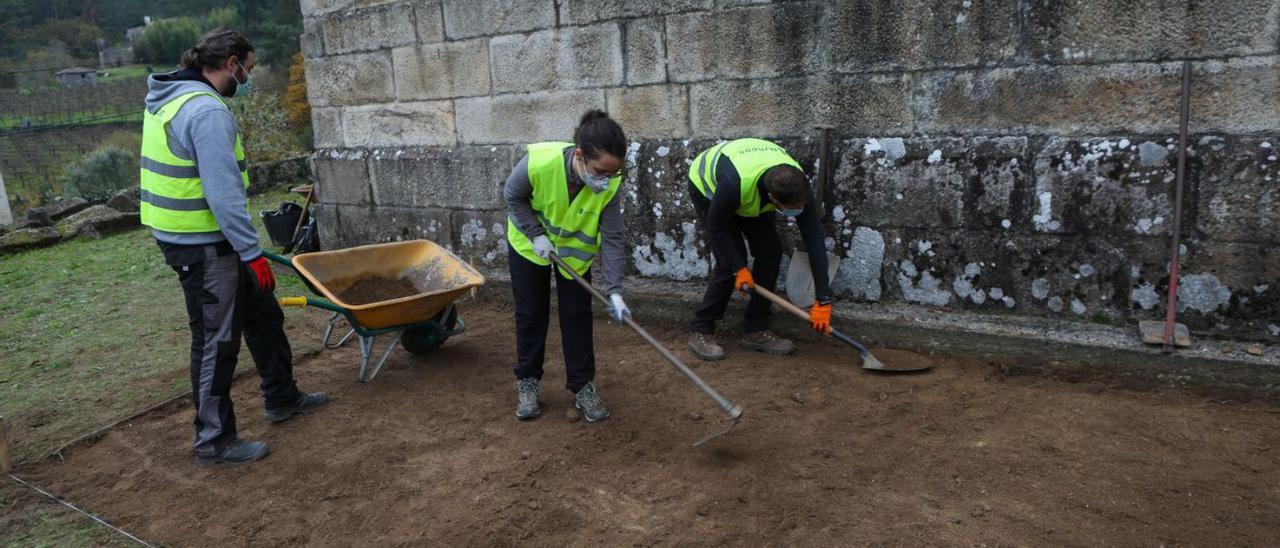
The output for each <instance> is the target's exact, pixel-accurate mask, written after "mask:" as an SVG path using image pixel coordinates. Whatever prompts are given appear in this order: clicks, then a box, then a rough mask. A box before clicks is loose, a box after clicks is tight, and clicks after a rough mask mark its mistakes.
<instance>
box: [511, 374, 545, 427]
mask: <svg viewBox="0 0 1280 548" xmlns="http://www.w3.org/2000/svg"><path fill="white" fill-rule="evenodd" d="M516 398H517V402H516V418H517V419H520V420H522V421H527V420H530V419H536V418H538V415H541V414H542V409H540V408H539V407H538V379H535V378H533V377H529V378H527V379H516Z"/></svg>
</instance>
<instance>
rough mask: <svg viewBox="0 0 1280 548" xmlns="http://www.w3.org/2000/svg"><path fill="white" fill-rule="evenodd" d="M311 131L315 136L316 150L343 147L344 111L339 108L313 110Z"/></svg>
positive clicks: (317, 108)
mask: <svg viewBox="0 0 1280 548" xmlns="http://www.w3.org/2000/svg"><path fill="white" fill-rule="evenodd" d="M311 130H312V134H313V135H314V136H315V144H316V148H338V147H341V146H343V140H342V109H341V108H337V107H316V108H313V109H311Z"/></svg>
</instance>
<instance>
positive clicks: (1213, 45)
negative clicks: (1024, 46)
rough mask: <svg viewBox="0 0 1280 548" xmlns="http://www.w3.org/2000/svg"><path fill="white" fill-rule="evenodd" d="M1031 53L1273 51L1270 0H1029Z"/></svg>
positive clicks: (1162, 55)
mask: <svg viewBox="0 0 1280 548" xmlns="http://www.w3.org/2000/svg"><path fill="white" fill-rule="evenodd" d="M1029 4H1030V5H1029V9H1028V10H1027V15H1026V18H1027V24H1028V32H1027V42H1028V46H1029V50H1030V51H1029V53H1030V54H1031V55H1032V57H1033V58H1036V59H1045V60H1051V61H1059V62H1091V61H1113V60H1154V59H1170V58H1175V59H1176V58H1183V57H1211V56H1213V57H1218V56H1229V55H1257V54H1266V53H1275V52H1276V47H1277V43H1278V42H1277V41H1278V40H1280V34H1278V33H1277V29H1278V27H1280V3H1277V2H1274V1H1273V0H1219V1H1215V2H1163V1H1159V0H1141V1H1137V2H1135V1H1132V0H1065V1H1055V2H1030V3H1029Z"/></svg>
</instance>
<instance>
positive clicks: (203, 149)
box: [147, 70, 262, 261]
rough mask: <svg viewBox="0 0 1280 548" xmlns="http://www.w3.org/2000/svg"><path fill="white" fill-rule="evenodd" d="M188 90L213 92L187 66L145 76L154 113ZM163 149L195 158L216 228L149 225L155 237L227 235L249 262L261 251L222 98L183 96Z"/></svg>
mask: <svg viewBox="0 0 1280 548" xmlns="http://www.w3.org/2000/svg"><path fill="white" fill-rule="evenodd" d="M192 91H208V92H211V93H213V94H214V95H218V91H217V90H215V89H214V88H213V87H212V86H210V85H209V83H208V81H206V80H204V78H202V77H201V76H200V73H198V72H196V71H193V70H179V71H176V72H171V73H168V74H153V75H151V76H150V77H148V78H147V111H148V112H152V113H154V112H155V111H156V110H158V109H159V108H160V107H161V106H162V105H164V104H165V103H166V102H168V101H169V100H171V99H173V98H175V97H177V96H179V95H182V94H185V93H190V92H192ZM168 134H169V135H168V138H169V150H170V151H171V152H173V154H174V155H175V156H177V157H179V158H185V159H190V160H193V161H195V163H196V170H197V171H198V172H199V173H200V184H201V186H202V187H203V188H204V197H205V200H206V201H207V202H209V209H211V210H213V217H214V218H215V219H217V221H218V226H219V227H221V228H222V230H220V231H216V232H196V233H177V232H165V231H162V230H156V229H154V228H153V229H151V234H152V235H153V236H155V238H156V239H157V240H160V241H162V242H165V243H171V244H182V245H201V244H211V243H217V242H221V241H223V240H227V241H229V242H230V243H231V247H233V248H234V249H235V250H236V253H237V254H239V255H240V260H241V261H251V260H253V259H256V258H258V257H259V256H261V255H262V248H261V247H259V246H258V231H257V229H255V228H254V227H253V220H252V219H251V218H250V217H249V212H248V211H247V210H246V209H245V204H246V201H247V199H248V198H247V196H246V193H245V189H244V181H243V180H242V179H241V178H240V166H239V164H237V162H236V152H235V151H236V149H235V146H236V134H237V132H236V121H235V119H234V118H233V117H232V116H231V110H230V109H229V108H227V105H226V103H224V102H222V101H221V100H219V99H216V98H214V97H209V96H207V95H205V96H200V97H196V98H194V99H191V100H190V101H187V103H186V104H184V105H183V106H182V109H181V110H179V111H178V115H177V116H175V117H174V118H173V121H172V122H171V123H170V124H169V127H168Z"/></svg>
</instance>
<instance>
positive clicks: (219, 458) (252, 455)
mask: <svg viewBox="0 0 1280 548" xmlns="http://www.w3.org/2000/svg"><path fill="white" fill-rule="evenodd" d="M268 452H269V451H268V450H267V444H265V443H263V442H260V441H249V440H242V439H240V438H236V439H233V440H231V443H228V444H227V446H226V447H224V448H223V449H222V451H220V452H218V453H215V454H213V455H208V456H204V455H196V464H200V465H209V464H243V463H246V462H253V461H255V460H260V459H261V458H262V457H265V456H267V453H268Z"/></svg>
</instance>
